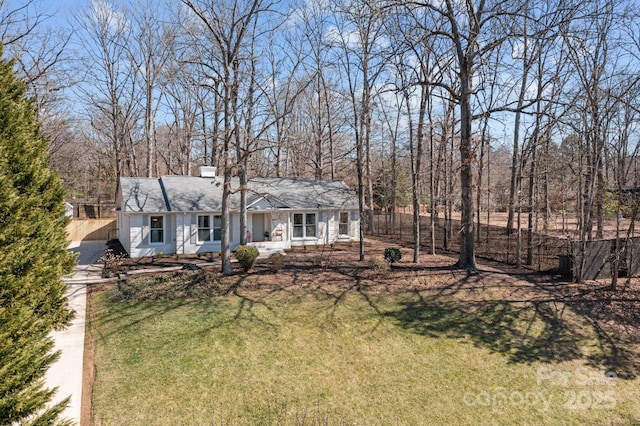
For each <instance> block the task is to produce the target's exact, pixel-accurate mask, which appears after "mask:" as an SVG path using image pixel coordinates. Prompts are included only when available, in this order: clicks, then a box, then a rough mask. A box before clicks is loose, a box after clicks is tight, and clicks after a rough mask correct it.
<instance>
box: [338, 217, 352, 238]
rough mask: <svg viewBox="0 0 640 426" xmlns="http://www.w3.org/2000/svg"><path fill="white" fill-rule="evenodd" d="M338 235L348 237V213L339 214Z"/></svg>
mask: <svg viewBox="0 0 640 426" xmlns="http://www.w3.org/2000/svg"><path fill="white" fill-rule="evenodd" d="M338 234H339V235H349V213H347V212H340V221H339V222H338Z"/></svg>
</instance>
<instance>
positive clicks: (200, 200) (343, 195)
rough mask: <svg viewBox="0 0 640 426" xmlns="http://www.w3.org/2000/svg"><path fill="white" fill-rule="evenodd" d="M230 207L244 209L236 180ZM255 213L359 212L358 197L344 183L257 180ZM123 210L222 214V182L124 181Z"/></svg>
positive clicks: (252, 191) (251, 196) (252, 198)
mask: <svg viewBox="0 0 640 426" xmlns="http://www.w3.org/2000/svg"><path fill="white" fill-rule="evenodd" d="M231 184H232V189H233V190H234V192H233V193H232V195H231V200H230V205H231V209H232V210H239V208H240V193H239V191H237V189H238V187H239V183H238V179H236V178H234V179H232V182H231ZM247 188H248V197H247V198H248V202H247V204H249V205H252V206H253V207H254V210H263V209H264V210H273V209H282V208H285V209H294V210H317V209H347V210H356V209H358V201H357V197H356V194H355V191H353V190H352V189H350V188H349V187H348V186H347V185H346V184H345V183H344V182H342V181H332V180H316V179H307V178H254V179H251V180H250V181H249V182H248V183H247ZM120 191H121V195H122V196H121V197H119V201H120V203H119V204H120V206H119V207H120V208H121V209H122V211H124V212H129V213H132V212H135V213H159V212H169V211H177V212H194V211H203V212H218V211H221V210H222V178H221V177H217V178H204V177H197V176H163V177H161V178H121V179H120Z"/></svg>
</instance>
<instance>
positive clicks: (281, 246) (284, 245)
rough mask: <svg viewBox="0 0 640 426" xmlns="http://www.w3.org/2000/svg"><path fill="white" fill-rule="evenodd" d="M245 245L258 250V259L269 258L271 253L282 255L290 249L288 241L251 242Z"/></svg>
mask: <svg viewBox="0 0 640 426" xmlns="http://www.w3.org/2000/svg"><path fill="white" fill-rule="evenodd" d="M247 245H250V246H253V247H255V248H257V249H258V251H259V252H260V255H259V256H258V258H265V257H269V255H270V254H272V253H284V251H285V250H286V249H290V248H291V242H290V241H253V242H248V243H247Z"/></svg>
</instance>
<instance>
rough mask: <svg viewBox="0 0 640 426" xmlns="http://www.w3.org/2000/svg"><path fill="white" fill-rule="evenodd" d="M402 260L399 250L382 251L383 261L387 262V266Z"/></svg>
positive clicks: (393, 248)
mask: <svg viewBox="0 0 640 426" xmlns="http://www.w3.org/2000/svg"><path fill="white" fill-rule="evenodd" d="M400 259H402V253H401V252H400V249H399V248H395V247H387V248H386V249H384V260H386V261H387V262H389V265H393V264H394V263H395V262H397V261H399V260H400Z"/></svg>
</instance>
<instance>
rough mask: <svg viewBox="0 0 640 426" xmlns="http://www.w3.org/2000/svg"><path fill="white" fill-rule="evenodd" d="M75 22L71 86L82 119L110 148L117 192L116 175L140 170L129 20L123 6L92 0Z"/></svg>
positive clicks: (136, 91)
mask: <svg viewBox="0 0 640 426" xmlns="http://www.w3.org/2000/svg"><path fill="white" fill-rule="evenodd" d="M76 22H77V24H78V27H79V34H78V40H79V44H80V46H79V51H81V52H83V55H84V56H83V57H82V58H81V60H80V63H79V64H78V65H79V66H78V72H79V73H81V75H82V83H81V84H79V85H78V86H77V88H76V90H77V92H78V95H79V97H80V98H82V99H84V101H85V102H86V107H87V117H88V120H89V122H90V123H91V126H92V127H93V128H94V130H95V132H96V134H99V135H101V136H102V137H103V138H105V140H106V141H108V142H109V143H110V144H111V146H112V151H113V155H114V162H115V179H116V194H117V192H118V187H119V180H120V177H121V176H137V175H138V174H139V172H140V167H139V163H138V153H137V152H136V148H137V146H136V142H137V134H136V133H137V131H138V130H139V129H138V127H137V126H138V123H139V118H140V113H141V111H140V101H139V96H140V92H139V91H138V75H139V74H138V69H137V66H136V64H135V63H134V62H133V61H132V58H131V55H130V53H129V51H128V48H129V46H130V43H131V40H130V35H131V24H130V22H129V21H128V19H127V16H126V13H125V10H116V9H114V8H113V6H112V5H111V4H109V3H106V2H103V1H95V0H94V1H91V2H90V3H89V5H88V7H86V8H83V9H81V10H80V12H79V14H78V16H77V17H76ZM80 67H81V68H80Z"/></svg>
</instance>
